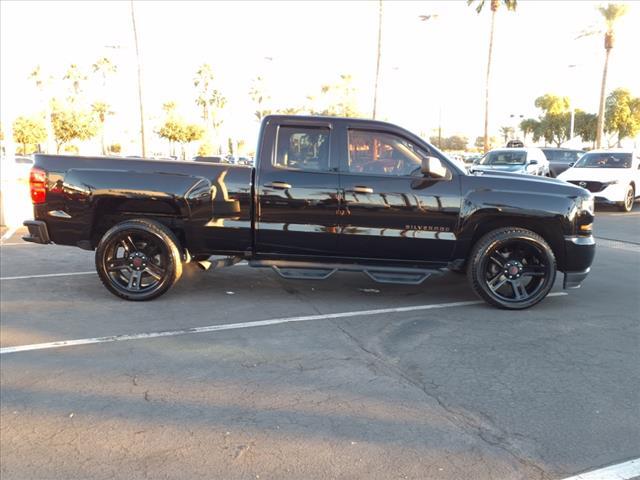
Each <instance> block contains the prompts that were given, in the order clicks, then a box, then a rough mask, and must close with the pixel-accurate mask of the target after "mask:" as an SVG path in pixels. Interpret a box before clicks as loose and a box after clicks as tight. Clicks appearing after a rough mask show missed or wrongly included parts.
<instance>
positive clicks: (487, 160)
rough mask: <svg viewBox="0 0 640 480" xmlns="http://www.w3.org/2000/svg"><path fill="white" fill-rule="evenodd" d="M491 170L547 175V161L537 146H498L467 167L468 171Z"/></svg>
mask: <svg viewBox="0 0 640 480" xmlns="http://www.w3.org/2000/svg"><path fill="white" fill-rule="evenodd" d="M491 171H500V172H509V173H521V174H526V175H540V176H543V177H548V176H549V161H548V160H547V158H546V157H545V156H544V153H543V152H542V150H540V149H539V148H535V147H527V148H498V149H496V150H491V151H490V152H488V153H487V154H486V155H485V156H484V157H482V158H481V159H480V160H478V161H477V162H476V163H474V164H473V166H471V167H470V168H469V173H477V172H491Z"/></svg>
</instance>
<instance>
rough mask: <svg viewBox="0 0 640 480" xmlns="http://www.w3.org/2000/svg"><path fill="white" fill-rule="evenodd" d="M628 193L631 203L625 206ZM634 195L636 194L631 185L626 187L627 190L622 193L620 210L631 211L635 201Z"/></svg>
mask: <svg viewBox="0 0 640 480" xmlns="http://www.w3.org/2000/svg"><path fill="white" fill-rule="evenodd" d="M629 192H631V202H630V203H629V205H628V206H627V198H628V196H629ZM635 194H636V191H635V189H634V188H633V185H631V184H630V185H629V186H628V187H627V190H625V192H624V200H623V201H622V209H623V210H624V211H625V212H630V211H631V210H633V204H634V201H635Z"/></svg>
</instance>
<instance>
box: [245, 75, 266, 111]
mask: <svg viewBox="0 0 640 480" xmlns="http://www.w3.org/2000/svg"><path fill="white" fill-rule="evenodd" d="M249 97H251V100H253V103H255V105H256V111H255V112H254V115H255V116H256V118H257V119H258V121H259V122H260V121H262V119H263V118H264V117H266V116H267V115H269V114H271V109H270V108H269V106H268V104H269V101H270V100H271V97H270V96H269V95H268V93H267V91H266V87H265V82H264V78H262V77H261V76H260V75H258V76H257V77H256V78H254V79H253V82H251V88H250V89H249Z"/></svg>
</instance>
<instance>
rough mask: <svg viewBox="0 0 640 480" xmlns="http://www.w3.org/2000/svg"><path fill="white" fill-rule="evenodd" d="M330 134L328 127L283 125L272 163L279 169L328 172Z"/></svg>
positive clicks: (279, 129)
mask: <svg viewBox="0 0 640 480" xmlns="http://www.w3.org/2000/svg"><path fill="white" fill-rule="evenodd" d="M330 136H331V131H330V129H329V128H326V127H307V126H304V127H302V126H301V127H293V126H281V127H279V128H278V135H277V140H276V154H275V155H274V157H273V161H272V165H273V166H274V167H275V168H278V169H287V170H300V171H312V172H328V171H329V170H330V165H329V146H330V140H331V139H330Z"/></svg>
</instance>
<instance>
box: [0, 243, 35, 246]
mask: <svg viewBox="0 0 640 480" xmlns="http://www.w3.org/2000/svg"><path fill="white" fill-rule="evenodd" d="M18 245H39V244H38V243H32V242H15V243H13V242H12V243H0V247H16V246H18Z"/></svg>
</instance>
